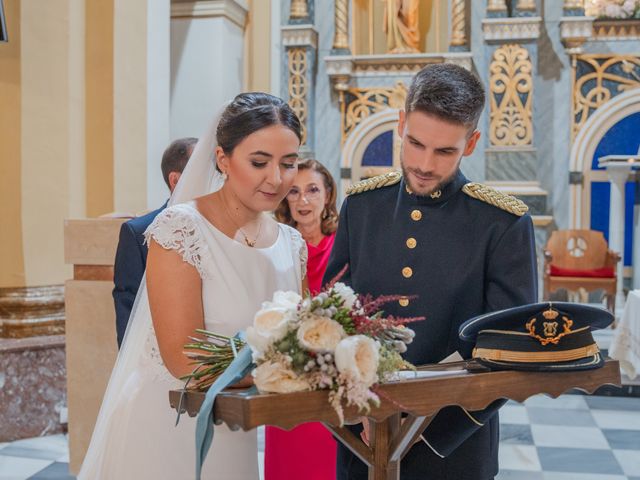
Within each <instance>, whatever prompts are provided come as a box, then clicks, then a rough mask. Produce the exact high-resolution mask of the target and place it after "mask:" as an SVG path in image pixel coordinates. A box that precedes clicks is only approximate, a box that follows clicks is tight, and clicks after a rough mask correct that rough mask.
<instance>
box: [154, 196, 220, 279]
mask: <svg viewBox="0 0 640 480" xmlns="http://www.w3.org/2000/svg"><path fill="white" fill-rule="evenodd" d="M196 218H197V217H196V212H194V211H193V210H192V207H190V206H188V205H186V204H179V205H174V206H172V207H169V208H167V209H165V210H163V211H162V212H160V213H159V214H158V216H157V217H156V218H155V220H154V221H153V223H151V225H149V228H147V230H146V231H145V232H144V238H145V243H147V244H148V243H149V241H150V239H151V238H153V239H154V240H155V241H156V242H158V244H159V245H161V246H162V247H163V248H166V249H167V250H176V251H177V252H178V253H179V254H180V255H182V259H183V260H184V261H185V262H187V263H188V264H189V265H193V266H194V267H195V268H196V269H197V270H198V273H199V274H200V277H201V278H210V277H211V275H210V272H209V271H208V270H207V266H208V265H211V262H208V261H207V260H208V259H209V257H210V255H211V254H210V252H209V248H208V246H207V243H206V242H205V241H204V240H203V239H202V238H201V234H200V231H199V229H198V225H197V223H196V222H197V220H196Z"/></svg>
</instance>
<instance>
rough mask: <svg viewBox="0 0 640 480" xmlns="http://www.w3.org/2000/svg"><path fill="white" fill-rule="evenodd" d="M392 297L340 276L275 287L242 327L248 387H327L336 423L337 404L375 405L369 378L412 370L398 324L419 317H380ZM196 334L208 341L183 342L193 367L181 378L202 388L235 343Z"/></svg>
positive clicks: (404, 331)
mask: <svg viewBox="0 0 640 480" xmlns="http://www.w3.org/2000/svg"><path fill="white" fill-rule="evenodd" d="M400 298H404V297H400V296H382V297H378V298H372V297H371V296H361V295H357V294H356V293H355V292H354V291H353V290H352V289H351V288H350V287H348V286H346V285H345V284H343V283H340V282H336V283H332V284H329V286H328V287H327V288H326V289H325V290H324V291H323V292H321V293H319V294H318V295H316V296H315V297H307V298H302V297H301V296H300V295H298V294H297V293H295V292H276V293H275V294H274V295H273V298H272V300H271V301H268V302H264V303H263V305H262V308H261V310H260V311H258V312H257V313H256V315H255V318H254V322H253V325H252V326H251V327H249V328H248V329H247V330H246V332H245V340H246V343H247V344H248V345H249V347H250V348H251V352H252V357H253V361H254V363H255V369H254V370H253V378H254V382H255V385H256V387H257V388H258V390H259V391H260V392H263V393H264V392H272V393H289V392H297V391H302V390H319V389H328V390H330V394H329V400H330V402H331V405H332V406H333V407H334V408H335V410H336V412H337V413H338V415H339V417H340V419H341V421H342V419H343V411H342V405H343V402H344V403H345V404H346V405H347V406H350V405H355V406H357V407H358V408H359V409H361V410H365V411H368V410H369V408H370V406H371V405H377V404H378V403H379V398H378V396H377V395H376V393H375V392H374V391H373V390H372V387H373V386H374V385H375V384H376V383H378V382H383V381H388V380H390V379H393V378H394V376H395V374H396V372H398V371H399V370H406V369H412V368H413V366H412V365H410V364H409V363H407V362H406V361H405V360H403V358H402V356H401V354H402V353H404V352H405V351H406V350H407V344H409V343H411V342H412V340H413V337H414V332H413V330H411V329H410V328H408V327H407V326H406V324H407V323H409V322H412V321H415V320H422V318H398V317H393V316H385V315H384V313H383V312H382V310H381V307H382V305H383V304H385V303H388V302H390V301H397V300H398V299H400ZM200 333H201V334H203V335H205V336H208V337H209V341H208V342H194V343H192V344H189V345H187V346H186V348H188V349H191V350H197V351H198V353H195V352H191V353H188V355H189V356H191V358H193V359H194V362H195V363H196V364H197V365H198V366H199V367H200V368H199V369H197V370H196V371H194V373H193V374H192V375H190V376H189V377H191V378H193V379H195V380H196V382H197V386H198V387H199V388H206V387H207V386H208V385H210V384H211V383H212V381H213V380H215V378H216V377H217V375H219V373H220V372H221V371H224V368H225V365H228V364H229V363H230V361H231V360H233V356H234V353H233V352H234V351H237V350H239V349H240V348H241V347H242V346H243V345H242V342H241V341H240V340H238V339H237V338H232V339H229V338H228V337H222V336H220V335H216V334H211V333H210V332H203V331H200Z"/></svg>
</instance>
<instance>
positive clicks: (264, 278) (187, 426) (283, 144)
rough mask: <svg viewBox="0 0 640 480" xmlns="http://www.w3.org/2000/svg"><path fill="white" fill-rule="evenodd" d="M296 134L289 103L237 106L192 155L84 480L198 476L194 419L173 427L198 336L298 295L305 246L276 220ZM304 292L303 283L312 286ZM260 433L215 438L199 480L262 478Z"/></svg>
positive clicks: (153, 237) (291, 174)
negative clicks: (178, 392)
mask: <svg viewBox="0 0 640 480" xmlns="http://www.w3.org/2000/svg"><path fill="white" fill-rule="evenodd" d="M300 139H301V135H300V122H299V120H298V118H297V117H296V115H295V114H294V113H293V111H292V110H291V109H290V107H289V106H288V105H287V104H286V103H285V102H283V101H282V100H281V99H279V98H277V97H274V96H271V95H267V94H264V93H243V94H240V95H238V96H237V97H236V98H235V99H234V100H233V101H232V102H231V103H230V104H229V105H228V106H227V107H226V108H225V110H224V111H223V112H222V114H221V116H220V117H219V119H218V121H217V122H214V126H213V127H212V128H211V130H210V131H209V132H208V134H207V135H205V136H204V137H203V138H202V139H201V140H200V142H199V143H198V144H197V145H196V148H195V149H194V152H193V155H192V157H191V159H190V161H189V163H188V164H187V168H186V169H185V171H184V173H183V175H182V176H181V177H180V182H179V183H178V186H177V188H176V190H175V192H174V194H173V196H172V198H171V201H170V204H171V206H170V207H169V208H167V209H166V210H164V211H163V212H162V213H160V215H158V216H157V217H156V219H155V221H154V222H153V223H152V224H151V226H150V227H149V228H148V230H147V231H146V233H145V236H146V238H147V241H148V243H149V256H148V262H147V272H146V288H145V280H143V282H142V285H141V287H142V288H141V289H140V293H138V297H137V298H136V303H135V305H134V309H133V313H132V317H131V318H132V320H131V321H130V322H129V328H128V330H127V332H126V334H125V339H124V343H123V347H122V349H121V351H120V354H119V356H118V359H117V362H116V366H115V367H114V370H113V372H112V374H111V378H110V380H109V385H108V387H107V391H106V394H105V396H104V399H103V402H102V407H101V409H100V414H99V416H98V420H97V422H96V427H95V429H94V432H93V436H92V438H91V444H90V446H89V450H88V452H87V455H86V457H85V460H84V463H83V464H82V469H81V471H80V474H79V476H78V478H79V479H81V480H82V479H87V480H89V479H90V480H98V479H108V480H111V479H118V480H126V479H154V480H156V479H176V480H178V479H179V480H182V479H189V478H194V476H195V467H194V464H195V440H194V439H195V433H194V431H195V419H193V418H188V417H187V416H186V415H185V416H183V417H182V418H181V420H180V423H179V425H178V426H177V427H175V426H174V424H175V412H174V411H172V410H171V409H170V407H169V402H168V391H169V390H171V389H175V388H180V387H181V386H182V384H183V382H182V381H180V380H177V377H180V376H182V375H184V374H186V373H189V372H191V370H192V368H193V367H192V366H190V365H189V360H188V359H187V358H186V357H185V355H184V354H183V345H184V344H185V343H186V342H187V340H188V337H189V336H191V335H194V331H195V329H196V328H206V329H208V330H212V331H214V332H218V333H223V334H227V335H233V334H235V333H236V332H237V331H238V330H242V329H244V328H245V327H247V326H248V325H250V324H251V322H252V321H253V315H254V313H255V312H256V311H257V310H258V309H259V307H260V304H261V303H262V301H264V300H267V299H269V298H270V297H271V296H272V294H273V292H275V291H276V290H293V291H300V290H301V288H302V283H303V279H304V277H305V271H306V256H307V253H306V246H305V242H304V241H303V240H302V237H301V236H300V234H299V233H298V232H297V231H296V230H294V229H293V228H290V227H287V226H285V225H282V224H278V223H276V222H275V221H274V220H273V219H272V218H271V217H270V216H269V215H268V214H267V213H266V212H269V211H272V210H275V208H276V207H277V206H278V204H279V203H280V201H281V200H282V199H283V198H284V197H285V195H286V194H287V193H288V191H289V189H290V187H291V185H292V183H293V181H294V178H295V176H296V173H297V160H298V154H297V152H298V148H299V146H300ZM304 280H305V281H306V279H304ZM257 458H258V457H257V439H256V433H255V431H253V432H231V431H229V430H228V429H227V428H226V427H225V426H220V427H218V428H216V435H215V437H214V440H213V445H212V448H211V451H210V453H209V456H208V457H207V459H206V461H205V463H204V467H203V478H205V479H221V480H236V479H237V480H249V479H257V478H258V459H257Z"/></svg>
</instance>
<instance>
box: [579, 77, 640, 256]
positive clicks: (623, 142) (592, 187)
mask: <svg viewBox="0 0 640 480" xmlns="http://www.w3.org/2000/svg"><path fill="white" fill-rule="evenodd" d="M639 150H640V89H633V90H629V91H627V92H625V93H622V94H620V95H618V96H616V97H614V98H613V99H611V100H610V101H609V102H607V103H605V104H604V105H603V106H601V107H600V108H598V109H597V110H596V111H595V112H594V113H593V115H592V116H591V117H590V118H589V119H588V120H587V121H586V122H585V124H584V125H583V126H582V128H581V129H580V131H579V132H578V135H577V136H576V139H575V142H574V144H573V146H572V148H571V155H570V168H571V171H573V172H581V173H582V183H581V184H576V185H571V188H570V189H571V191H570V213H571V216H570V228H586V229H592V230H599V231H601V232H603V233H604V234H605V237H607V238H608V233H609V196H610V191H611V190H610V184H609V180H608V177H607V173H606V171H605V170H604V169H602V168H599V167H598V159H599V158H600V157H603V156H605V155H637V154H638V151H639ZM634 196H635V183H634V182H627V186H626V190H625V235H624V237H625V256H624V265H625V266H630V265H631V256H632V241H633V238H632V235H633V205H634Z"/></svg>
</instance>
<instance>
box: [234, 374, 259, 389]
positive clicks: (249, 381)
mask: <svg viewBox="0 0 640 480" xmlns="http://www.w3.org/2000/svg"><path fill="white" fill-rule="evenodd" d="M252 385H253V377H252V376H251V374H250V373H248V374H247V376H246V377H244V378H243V379H242V380H240V381H239V382H238V383H234V384H233V385H231V386H229V388H249V387H250V386H252Z"/></svg>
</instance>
